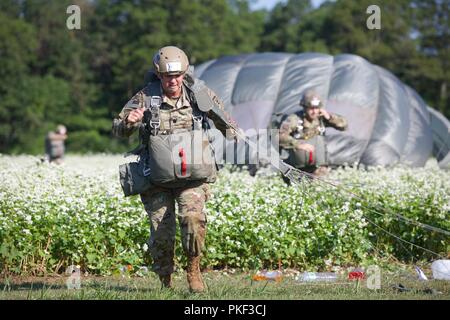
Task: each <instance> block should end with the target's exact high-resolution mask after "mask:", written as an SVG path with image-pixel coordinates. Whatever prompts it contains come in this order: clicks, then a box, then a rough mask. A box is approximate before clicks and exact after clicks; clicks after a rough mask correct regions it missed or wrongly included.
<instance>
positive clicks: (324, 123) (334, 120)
mask: <svg viewBox="0 0 450 320" xmlns="http://www.w3.org/2000/svg"><path fill="white" fill-rule="evenodd" d="M330 116H331V118H330V119H329V120H327V119H325V118H324V117H321V118H319V119H314V120H312V121H310V120H308V119H307V118H306V116H305V114H304V112H300V113H294V114H291V115H290V116H288V117H287V118H286V120H284V121H283V122H282V123H281V126H280V135H279V138H280V147H282V148H285V149H293V148H295V146H296V145H297V144H298V143H299V140H308V139H311V138H312V137H314V136H317V135H323V134H325V127H333V128H335V129H337V130H340V131H344V130H345V129H347V120H345V118H344V117H342V116H339V115H337V114H333V113H330Z"/></svg>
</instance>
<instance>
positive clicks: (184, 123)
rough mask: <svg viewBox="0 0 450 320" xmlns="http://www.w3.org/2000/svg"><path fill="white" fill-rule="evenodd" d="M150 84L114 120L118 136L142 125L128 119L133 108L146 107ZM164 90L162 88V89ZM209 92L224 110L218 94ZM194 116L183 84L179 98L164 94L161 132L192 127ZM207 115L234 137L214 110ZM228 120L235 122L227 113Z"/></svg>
mask: <svg viewBox="0 0 450 320" xmlns="http://www.w3.org/2000/svg"><path fill="white" fill-rule="evenodd" d="M148 90H149V86H148V85H147V86H146V87H145V88H144V89H142V90H140V91H139V92H138V93H136V94H135V95H134V96H133V97H132V98H131V99H130V100H129V101H128V102H127V103H126V104H125V106H124V107H123V109H122V111H121V112H120V114H119V116H118V118H116V119H114V121H113V127H112V130H113V134H114V135H115V136H118V137H129V136H130V135H131V134H132V133H133V132H134V131H135V130H136V129H137V128H139V127H140V125H141V122H137V123H134V124H129V123H127V121H126V119H127V117H128V114H129V113H130V111H131V110H133V109H136V108H141V107H144V101H145V100H144V97H145V96H146V95H148ZM161 91H162V90H161ZM208 94H209V96H210V97H211V98H212V99H213V101H214V102H216V104H217V105H218V106H219V107H220V108H221V109H222V110H224V106H223V103H222V102H221V101H220V99H219V98H218V97H217V95H216V94H215V93H214V92H213V91H212V90H211V89H209V88H208ZM192 116H193V109H192V106H191V101H190V97H189V94H187V89H186V87H185V85H183V93H182V95H181V96H180V98H179V99H170V98H169V97H167V96H165V95H162V103H161V107H160V120H161V125H160V128H159V132H161V133H164V132H165V131H167V132H170V131H171V130H176V129H182V128H192V125H193V123H192V121H193V120H192ZM207 117H208V118H209V119H211V120H212V121H213V123H214V125H215V126H216V128H217V129H218V130H220V131H221V132H222V134H223V135H224V136H227V133H228V138H230V137H234V136H235V133H234V132H233V131H232V130H228V131H227V129H228V128H227V126H225V125H224V123H223V122H222V121H220V120H219V118H218V117H217V116H216V115H215V114H214V113H213V112H212V111H209V112H208V113H207ZM227 117H228V120H229V121H230V122H231V123H233V124H235V122H234V121H233V120H232V119H231V117H230V116H229V115H228V114H227Z"/></svg>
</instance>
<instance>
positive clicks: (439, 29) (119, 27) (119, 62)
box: [0, 0, 450, 154]
mask: <svg viewBox="0 0 450 320" xmlns="http://www.w3.org/2000/svg"><path fill="white" fill-rule="evenodd" d="M251 1H252V0H135V1H129V0H127V1H125V0H72V1H66V0H0V21H1V24H0V153H32V154H40V153H43V149H44V136H45V134H46V133H47V132H48V131H49V130H52V129H54V127H55V126H56V125H57V124H59V123H63V124H65V125H66V126H67V128H68V130H69V139H68V140H67V148H68V151H71V152H90V151H92V152H123V151H124V150H127V148H129V145H130V144H133V143H135V142H134V141H128V142H127V141H120V140H118V139H113V138H112V137H111V122H112V118H113V117H114V116H116V115H117V114H118V112H119V111H120V110H121V108H122V106H123V105H124V103H126V101H127V100H128V99H129V98H130V97H131V96H132V94H133V93H134V92H136V91H137V90H139V89H140V88H141V87H142V86H143V84H144V75H145V73H146V71H147V70H148V69H149V68H151V60H152V56H153V54H154V52H155V51H156V50H157V49H158V48H160V47H162V46H164V45H168V44H173V45H177V46H179V47H181V48H182V49H183V50H185V51H186V52H187V53H188V55H189V57H190V60H191V63H192V64H199V63H202V62H204V61H207V60H209V59H214V58H218V57H220V56H223V55H231V54H240V53H251V52H266V51H281V52H293V53H300V52H309V51H314V52H322V53H328V54H333V55H334V54H339V53H352V54H357V55H360V56H362V57H364V58H366V59H368V60H369V61H370V62H372V63H375V64H378V65H380V66H382V67H385V68H387V69H388V70H390V71H391V72H393V73H394V74H395V75H397V76H398V77H399V78H400V79H401V80H402V81H404V82H405V83H407V84H408V85H410V86H411V87H413V88H415V89H416V90H417V91H418V92H419V94H420V95H421V96H422V97H423V98H424V99H425V101H426V102H427V103H428V104H429V105H430V106H432V107H434V108H436V109H438V110H439V111H441V112H442V113H444V114H445V115H446V116H447V117H450V108H449V107H448V96H449V92H448V91H449V83H450V72H449V64H450V47H449V43H450V41H449V40H450V22H449V7H450V0H420V1H413V0H398V1H395V2H392V1H377V2H378V3H377V4H378V6H379V7H380V9H381V29H380V30H368V29H367V27H366V21H367V19H368V17H369V15H368V14H367V13H366V9H367V7H369V6H370V5H371V4H372V3H371V2H373V1H370V0H361V1H357V2H356V1H351V0H338V1H326V2H324V3H323V4H322V5H321V6H320V7H319V8H314V7H313V5H312V3H311V1H307V0H289V1H285V2H281V3H279V4H277V5H276V6H275V7H274V8H273V9H272V10H270V11H268V10H256V11H255V10H251V9H250V4H251ZM71 4H75V5H78V6H79V7H80V9H81V10H80V11H81V29H80V30H69V29H68V28H67V25H66V22H67V19H68V17H69V14H68V13H67V12H66V9H67V7H68V6H69V5H71Z"/></svg>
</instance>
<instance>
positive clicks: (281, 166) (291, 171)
mask: <svg viewBox="0 0 450 320" xmlns="http://www.w3.org/2000/svg"><path fill="white" fill-rule="evenodd" d="M230 127H231V128H232V129H234V131H235V132H236V135H237V137H239V138H240V139H242V140H243V141H244V142H245V143H246V144H248V146H249V147H251V148H254V150H258V149H257V145H256V144H255V143H254V142H252V141H250V139H249V138H248V137H247V136H246V135H245V134H244V133H243V132H242V131H240V130H238V129H237V128H235V127H233V126H230ZM266 160H269V161H268V162H269V163H270V164H271V165H272V166H274V167H275V168H276V169H278V170H279V171H280V172H281V173H282V174H283V175H284V176H285V177H286V178H288V179H289V180H290V181H291V182H292V183H294V184H295V185H299V184H300V181H301V180H302V178H303V177H305V176H306V177H309V178H310V179H312V180H318V181H319V182H322V183H325V184H328V185H331V186H332V187H334V188H336V189H338V190H343V191H346V192H347V193H349V194H351V195H352V196H353V197H356V198H357V199H359V200H361V201H364V200H365V199H363V198H361V197H360V196H359V195H357V194H355V193H354V192H352V191H350V190H347V189H346V188H344V187H342V186H339V185H337V184H334V183H332V182H329V181H327V180H324V179H321V178H319V177H317V176H315V175H313V174H311V173H308V172H305V171H302V170H299V169H297V168H294V167H293V166H291V165H289V164H287V163H285V162H284V161H282V160H279V161H277V162H275V163H274V162H273V161H272V159H266ZM361 205H362V204H361ZM377 205H378V204H377ZM364 207H365V208H366V209H368V210H369V211H371V212H375V213H377V214H379V215H382V216H385V215H383V214H382V213H380V212H378V211H376V210H374V209H371V208H368V207H366V206H364ZM378 207H380V206H379V205H378ZM381 208H382V209H383V207H381ZM395 215H396V216H397V217H398V218H399V219H403V220H404V221H405V222H407V223H411V224H415V225H417V226H419V227H422V228H424V229H428V230H432V231H435V232H439V233H443V234H445V235H447V236H449V235H450V232H449V231H447V230H443V229H440V228H437V227H434V226H431V225H428V224H425V223H421V222H417V221H412V220H410V219H408V218H406V217H404V216H402V215H400V214H395ZM363 216H364V218H365V219H367V221H368V222H369V223H371V224H372V225H374V226H376V227H378V228H379V229H380V230H382V231H384V232H385V233H387V234H388V235H390V236H392V237H393V238H394V239H396V240H397V241H400V243H401V242H405V243H407V244H410V245H412V246H414V247H417V248H419V249H422V250H424V251H427V252H429V253H432V254H434V255H436V256H438V257H440V258H443V256H442V255H440V254H439V253H437V252H434V251H432V250H429V249H426V248H424V247H421V246H419V245H417V244H415V243H412V242H410V241H407V240H405V239H402V238H401V237H399V236H397V235H395V234H393V233H392V232H390V231H388V230H386V229H384V228H383V227H381V226H379V225H377V224H376V223H374V222H373V221H372V220H370V219H369V218H367V216H366V215H365V214H363ZM402 246H403V245H402ZM403 247H404V246H403ZM404 248H405V247H404ZM405 249H406V250H407V251H409V250H408V249H407V248H405ZM409 253H410V254H411V255H412V252H411V251H410V252H409Z"/></svg>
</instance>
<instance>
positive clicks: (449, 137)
mask: <svg viewBox="0 0 450 320" xmlns="http://www.w3.org/2000/svg"><path fill="white" fill-rule="evenodd" d="M444 147H446V148H447V150H449V149H450V132H449V134H448V135H447V139H446V140H445V141H442V145H441V147H440V148H439V151H438V152H437V153H436V156H435V158H436V159H438V158H439V157H440V156H441V153H442V151H444Z"/></svg>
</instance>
